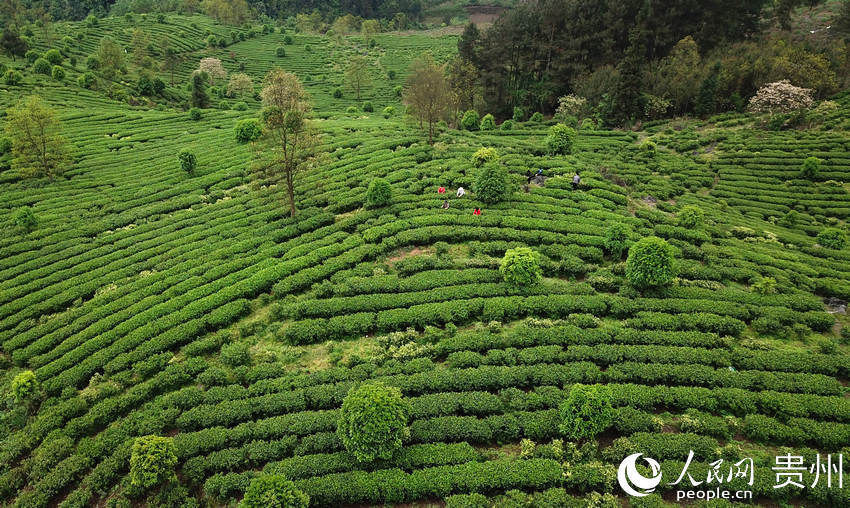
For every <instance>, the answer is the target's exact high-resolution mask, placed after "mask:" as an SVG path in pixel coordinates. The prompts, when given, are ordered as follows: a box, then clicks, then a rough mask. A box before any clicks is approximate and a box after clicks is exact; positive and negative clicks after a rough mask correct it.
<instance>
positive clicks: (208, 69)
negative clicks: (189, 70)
mask: <svg viewBox="0 0 850 508" xmlns="http://www.w3.org/2000/svg"><path fill="white" fill-rule="evenodd" d="M195 72H196V73H197V72H205V73H206V74H207V76H209V78H210V85H215V80H216V78H222V79H224V78H225V77H227V71H226V70H225V69H224V67H223V66H222V65H221V60H219V59H218V58H212V57H207V58H201V62H200V63H199V64H198V69H197V70H195Z"/></svg>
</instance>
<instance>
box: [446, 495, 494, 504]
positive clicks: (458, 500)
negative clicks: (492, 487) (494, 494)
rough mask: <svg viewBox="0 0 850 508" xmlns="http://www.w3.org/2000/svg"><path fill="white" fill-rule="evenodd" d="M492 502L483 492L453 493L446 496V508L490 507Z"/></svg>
mask: <svg viewBox="0 0 850 508" xmlns="http://www.w3.org/2000/svg"><path fill="white" fill-rule="evenodd" d="M491 506H492V504H491V503H490V501H489V500H488V499H487V497H486V496H484V494H479V493H477V492H475V493H473V494H455V495H453V496H449V497H447V498H446V508H490V507H491Z"/></svg>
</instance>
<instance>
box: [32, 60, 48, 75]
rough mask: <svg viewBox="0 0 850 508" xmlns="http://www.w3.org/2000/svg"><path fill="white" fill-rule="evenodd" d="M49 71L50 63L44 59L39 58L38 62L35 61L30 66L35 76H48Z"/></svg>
mask: <svg viewBox="0 0 850 508" xmlns="http://www.w3.org/2000/svg"><path fill="white" fill-rule="evenodd" d="M50 69H52V67H50V62H48V61H47V60H46V59H44V58H39V59H38V60H36V61H35V62H33V64H32V70H33V72H35V73H36V74H47V75H50Z"/></svg>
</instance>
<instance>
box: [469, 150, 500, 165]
mask: <svg viewBox="0 0 850 508" xmlns="http://www.w3.org/2000/svg"><path fill="white" fill-rule="evenodd" d="M498 158H499V154H498V152H496V149H495V148H479V149H478V150H476V151H475V153H474V154H472V165H473V166H475V167H476V168H480V167H481V166H483V165H484V164H487V163H488V162H495V161H496V159H498Z"/></svg>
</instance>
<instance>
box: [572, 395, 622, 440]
mask: <svg viewBox="0 0 850 508" xmlns="http://www.w3.org/2000/svg"><path fill="white" fill-rule="evenodd" d="M611 399H612V395H611V390H610V389H609V388H608V387H607V386H605V385H590V386H588V385H581V384H574V385H572V386H571V387H570V392H569V394H568V395H567V398H566V400H564V402H562V403H561V405H560V407H559V412H560V420H561V423H560V425H559V426H558V429H559V430H560V431H561V434H563V435H564V436H565V437H567V438H568V439H572V440H583V439H593V438H594V437H596V436H597V435H598V434H599V433H601V432H603V431H604V430H605V429H607V428H608V427H609V426H611V423H612V422H613V420H614V409H613V408H612V407H611Z"/></svg>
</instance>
